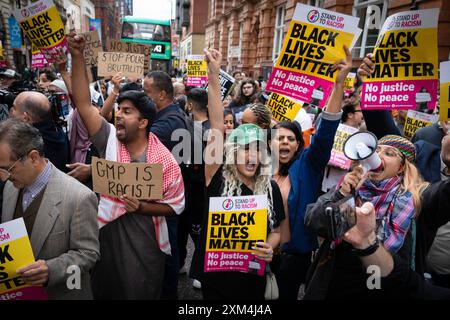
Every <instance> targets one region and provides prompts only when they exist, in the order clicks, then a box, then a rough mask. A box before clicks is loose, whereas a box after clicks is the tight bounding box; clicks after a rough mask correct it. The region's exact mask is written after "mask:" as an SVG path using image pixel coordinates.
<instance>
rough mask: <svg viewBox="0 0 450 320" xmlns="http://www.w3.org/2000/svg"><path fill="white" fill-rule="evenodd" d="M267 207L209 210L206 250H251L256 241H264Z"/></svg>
mask: <svg viewBox="0 0 450 320" xmlns="http://www.w3.org/2000/svg"><path fill="white" fill-rule="evenodd" d="M266 234H267V209H260V210H244V211H230V212H210V213H209V216H208V235H207V240H206V250H207V251H234V252H253V251H254V250H253V249H252V247H253V246H255V245H256V243H257V242H265V241H266Z"/></svg>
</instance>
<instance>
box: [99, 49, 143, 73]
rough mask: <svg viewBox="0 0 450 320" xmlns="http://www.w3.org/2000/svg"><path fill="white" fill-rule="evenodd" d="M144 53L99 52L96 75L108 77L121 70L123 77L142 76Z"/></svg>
mask: <svg viewBox="0 0 450 320" xmlns="http://www.w3.org/2000/svg"><path fill="white" fill-rule="evenodd" d="M144 59H145V57H144V55H143V54H135V53H126V52H99V54H98V75H99V76H100V77H110V76H113V75H115V74H116V73H117V72H122V75H123V76H125V77H133V78H142V77H143V75H144Z"/></svg>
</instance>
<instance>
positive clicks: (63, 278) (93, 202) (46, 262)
mask: <svg viewBox="0 0 450 320" xmlns="http://www.w3.org/2000/svg"><path fill="white" fill-rule="evenodd" d="M0 180H1V181H3V182H6V184H5V189H4V191H3V208H2V212H1V221H2V223H3V222H7V221H10V220H13V219H18V218H23V220H24V222H25V226H26V228H27V231H28V235H29V237H30V242H31V247H32V249H33V253H34V256H35V257H36V262H34V263H32V264H30V265H26V266H21V268H20V269H19V270H18V273H19V274H20V275H21V277H22V279H23V280H24V282H25V283H27V284H30V285H43V286H44V287H45V289H46V291H47V293H48V297H49V298H50V299H92V292H91V285H90V277H89V271H90V270H91V268H92V267H93V266H94V264H95V262H96V261H97V260H98V259H99V255H100V254H99V241H98V226H97V197H96V196H95V194H94V193H93V192H92V191H91V190H89V189H88V188H87V187H85V186H84V185H82V184H81V183H79V182H78V181H77V180H75V179H73V178H71V177H69V176H67V175H66V174H64V173H63V172H61V171H59V170H58V169H57V168H55V166H54V165H53V164H52V163H51V162H50V161H49V160H48V159H46V158H45V157H44V142H43V139H42V136H41V134H40V133H39V131H38V130H37V129H36V128H34V127H33V126H31V125H29V124H27V123H25V122H23V121H19V120H17V119H8V120H5V121H4V122H2V123H0ZM71 270H72V271H71ZM73 270H79V276H80V278H79V284H80V286H70V283H71V282H70V281H68V280H70V279H69V277H70V276H72V275H73Z"/></svg>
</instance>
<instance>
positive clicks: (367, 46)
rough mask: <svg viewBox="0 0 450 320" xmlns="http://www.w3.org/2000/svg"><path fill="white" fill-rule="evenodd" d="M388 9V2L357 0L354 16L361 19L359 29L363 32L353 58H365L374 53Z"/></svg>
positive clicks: (354, 49)
mask: <svg viewBox="0 0 450 320" xmlns="http://www.w3.org/2000/svg"><path fill="white" fill-rule="evenodd" d="M387 8H388V1H387V0H355V5H354V6H353V16H355V17H359V28H361V29H362V30H363V32H362V34H361V36H360V37H359V39H358V41H357V42H356V44H355V47H354V48H353V57H359V58H363V57H364V56H365V55H366V54H368V53H371V52H373V49H374V47H375V43H376V42H377V38H378V34H379V33H380V29H381V27H382V26H383V23H384V20H385V19H386V12H387Z"/></svg>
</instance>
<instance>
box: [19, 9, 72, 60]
mask: <svg viewBox="0 0 450 320" xmlns="http://www.w3.org/2000/svg"><path fill="white" fill-rule="evenodd" d="M14 16H15V17H16V19H17V21H18V22H19V25H20V28H21V29H22V31H23V32H24V33H25V35H26V36H27V38H28V39H29V40H30V42H31V43H32V44H33V45H34V46H35V47H36V48H39V49H40V50H41V52H42V54H43V55H44V56H45V59H47V61H48V62H50V63H51V62H53V61H54V59H53V57H55V56H58V50H59V49H61V48H62V49H63V50H64V51H67V39H66V35H65V30H64V24H63V23H62V20H61V17H60V15H59V12H58V9H57V8H56V7H55V5H54V4H53V2H52V1H50V0H40V1H37V2H32V3H30V4H29V5H28V6H26V7H24V8H21V9H16V10H15V11H14Z"/></svg>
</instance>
